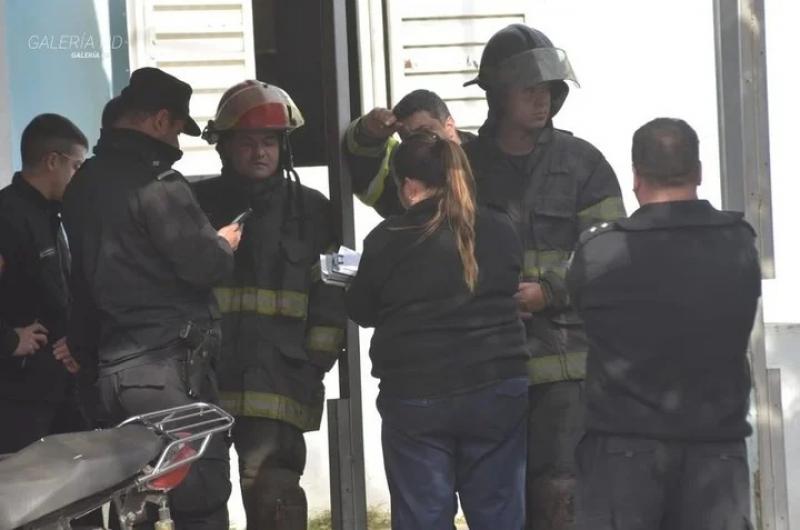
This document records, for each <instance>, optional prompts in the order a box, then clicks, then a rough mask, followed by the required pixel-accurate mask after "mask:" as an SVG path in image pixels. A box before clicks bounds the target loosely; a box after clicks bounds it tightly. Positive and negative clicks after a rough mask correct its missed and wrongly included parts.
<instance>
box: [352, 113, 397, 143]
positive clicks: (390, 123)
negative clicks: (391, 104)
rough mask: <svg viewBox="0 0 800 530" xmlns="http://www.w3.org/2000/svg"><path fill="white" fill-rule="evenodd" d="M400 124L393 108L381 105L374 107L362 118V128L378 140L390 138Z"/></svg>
mask: <svg viewBox="0 0 800 530" xmlns="http://www.w3.org/2000/svg"><path fill="white" fill-rule="evenodd" d="M400 125H401V123H400V122H399V121H397V117H396V116H395V115H394V114H393V113H392V111H391V110H389V109H383V108H380V107H376V108H374V109H372V110H371V111H369V112H368V113H367V114H366V115H365V116H364V117H363V118H362V119H361V130H362V131H363V132H364V133H365V134H366V135H367V136H370V137H372V138H375V139H376V140H385V139H387V138H389V137H390V136H391V135H392V134H394V132H395V131H396V130H397V129H398V128H399V127H400Z"/></svg>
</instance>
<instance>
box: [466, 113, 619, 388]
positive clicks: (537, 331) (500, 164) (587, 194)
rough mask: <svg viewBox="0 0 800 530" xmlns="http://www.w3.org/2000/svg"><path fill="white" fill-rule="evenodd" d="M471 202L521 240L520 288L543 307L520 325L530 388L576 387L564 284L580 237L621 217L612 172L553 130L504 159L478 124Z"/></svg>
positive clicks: (581, 355) (580, 355) (581, 364)
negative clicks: (496, 211) (494, 213)
mask: <svg viewBox="0 0 800 530" xmlns="http://www.w3.org/2000/svg"><path fill="white" fill-rule="evenodd" d="M465 151H466V152H467V156H468V157H469V160H470V163H471V165H472V170H473V173H474V175H475V179H476V186H477V194H478V200H479V202H481V203H484V204H494V205H499V206H501V207H502V208H504V209H505V210H506V211H507V212H508V213H509V215H510V216H511V219H512V221H513V222H514V224H515V225H516V228H517V232H518V234H519V236H520V239H521V240H522V245H523V250H524V256H523V272H522V281H533V282H540V283H541V285H542V288H543V289H544V292H545V298H546V300H547V307H546V308H545V310H544V311H542V312H540V313H536V314H534V316H533V318H531V319H527V320H526V321H525V326H526V331H527V337H528V348H529V350H530V353H531V360H530V362H529V364H528V368H529V376H530V378H531V382H532V383H533V384H541V383H551V382H556V381H567V380H581V379H583V377H584V375H585V373H586V371H585V366H586V350H587V342H586V335H585V333H584V331H583V326H582V324H581V321H580V319H579V318H578V316H577V314H576V313H575V311H574V309H573V308H572V306H571V304H570V301H569V296H568V294H567V288H566V283H565V276H566V270H567V266H568V263H569V259H570V256H571V254H572V251H573V249H574V248H575V244H576V243H577V242H578V236H579V234H580V233H581V231H582V230H583V229H585V228H587V227H589V226H591V225H593V224H595V223H598V222H603V221H611V220H614V219H618V218H620V217H624V215H625V209H624V205H623V204H622V197H621V194H620V189H619V183H618V182H617V178H616V175H615V174H614V170H613V169H611V166H610V165H609V163H608V162H607V161H606V159H605V158H604V157H603V155H602V154H601V153H600V151H598V150H597V149H596V148H595V147H594V146H592V145H591V144H589V143H588V142H586V141H584V140H581V139H580V138H576V137H574V136H572V135H571V134H569V133H567V132H565V131H560V130H557V129H553V128H546V129H544V130H542V132H541V134H540V136H539V139H538V141H537V145H536V148H535V149H534V150H533V151H532V152H531V153H529V154H527V155H524V156H509V155H506V154H504V153H502V152H501V151H500V149H499V148H498V147H497V145H496V143H495V140H494V135H493V131H492V128H491V127H490V126H489V125H484V126H483V127H482V128H481V130H480V134H479V137H478V139H477V140H476V141H474V142H471V143H469V144H467V145H466V146H465Z"/></svg>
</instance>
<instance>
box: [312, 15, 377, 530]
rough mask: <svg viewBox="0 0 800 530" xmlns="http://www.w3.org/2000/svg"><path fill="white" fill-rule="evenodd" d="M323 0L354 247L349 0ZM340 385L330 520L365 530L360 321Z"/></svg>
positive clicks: (335, 148)
mask: <svg viewBox="0 0 800 530" xmlns="http://www.w3.org/2000/svg"><path fill="white" fill-rule="evenodd" d="M321 4H322V69H323V83H324V89H323V93H324V97H325V102H324V103H325V104H324V108H325V134H326V144H327V150H328V182H329V186H330V197H331V201H332V203H333V204H334V206H335V207H337V208H336V209H335V211H336V215H337V217H338V219H337V221H338V224H339V226H340V227H341V230H342V232H341V236H342V243H343V244H345V245H347V246H349V247H350V248H355V219H354V216H353V188H352V184H351V180H350V174H349V172H348V169H347V166H346V164H345V163H344V157H343V155H342V152H341V147H340V146H341V139H342V138H343V135H344V132H345V129H346V128H347V125H348V124H349V123H350V118H351V109H350V74H349V54H348V48H347V3H346V0H325V1H323V2H321ZM351 5H354V4H351ZM351 15H355V13H351ZM339 387H340V398H339V399H332V400H328V414H329V419H328V426H329V433H328V436H329V443H330V462H331V463H330V469H331V516H332V523H333V528H334V530H367V509H366V485H365V478H364V434H363V418H362V410H361V362H360V349H359V340H358V327H357V326H356V325H355V324H353V323H352V322H348V326H347V349H346V351H345V353H344V354H343V355H342V356H341V357H340V360H339Z"/></svg>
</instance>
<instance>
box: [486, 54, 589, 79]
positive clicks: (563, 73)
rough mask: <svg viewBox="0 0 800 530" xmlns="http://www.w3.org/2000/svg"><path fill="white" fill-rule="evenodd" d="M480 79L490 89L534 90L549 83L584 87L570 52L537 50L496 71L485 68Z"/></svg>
mask: <svg viewBox="0 0 800 530" xmlns="http://www.w3.org/2000/svg"><path fill="white" fill-rule="evenodd" d="M478 79H479V80H480V84H481V85H482V86H485V87H486V88H497V87H501V86H533V85H538V84H540V83H546V82H548V81H572V82H573V83H575V85H576V86H580V84H579V83H578V79H577V78H576V77H575V72H574V71H573V70H572V65H571V64H570V62H569V59H568V58H567V52H565V51H564V50H562V49H560V48H535V49H533V50H527V51H524V52H522V53H518V54H516V55H513V56H511V57H509V58H508V59H506V60H504V61H502V62H501V63H500V64H498V65H497V66H496V67H486V68H483V69H482V70H481V72H480V74H479V76H478Z"/></svg>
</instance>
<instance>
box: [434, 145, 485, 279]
mask: <svg viewBox="0 0 800 530" xmlns="http://www.w3.org/2000/svg"><path fill="white" fill-rule="evenodd" d="M440 142H441V144H442V148H441V151H442V165H443V166H444V170H445V182H446V186H445V190H444V193H443V194H442V197H441V198H440V200H439V215H440V216H442V217H444V218H445V219H447V222H448V224H449V225H450V229H451V230H452V231H453V234H454V235H455V237H456V246H457V247H458V254H459V256H461V264H462V266H463V267H464V281H465V282H466V284H467V287H468V288H469V290H470V292H474V291H475V286H476V285H477V283H478V262H477V261H476V260H475V185H474V180H473V178H472V171H471V170H470V167H469V162H468V161H467V156H466V155H465V154H464V151H463V150H462V149H461V148H460V147H459V146H458V145H456V144H455V143H453V142H450V141H447V140H440Z"/></svg>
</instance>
